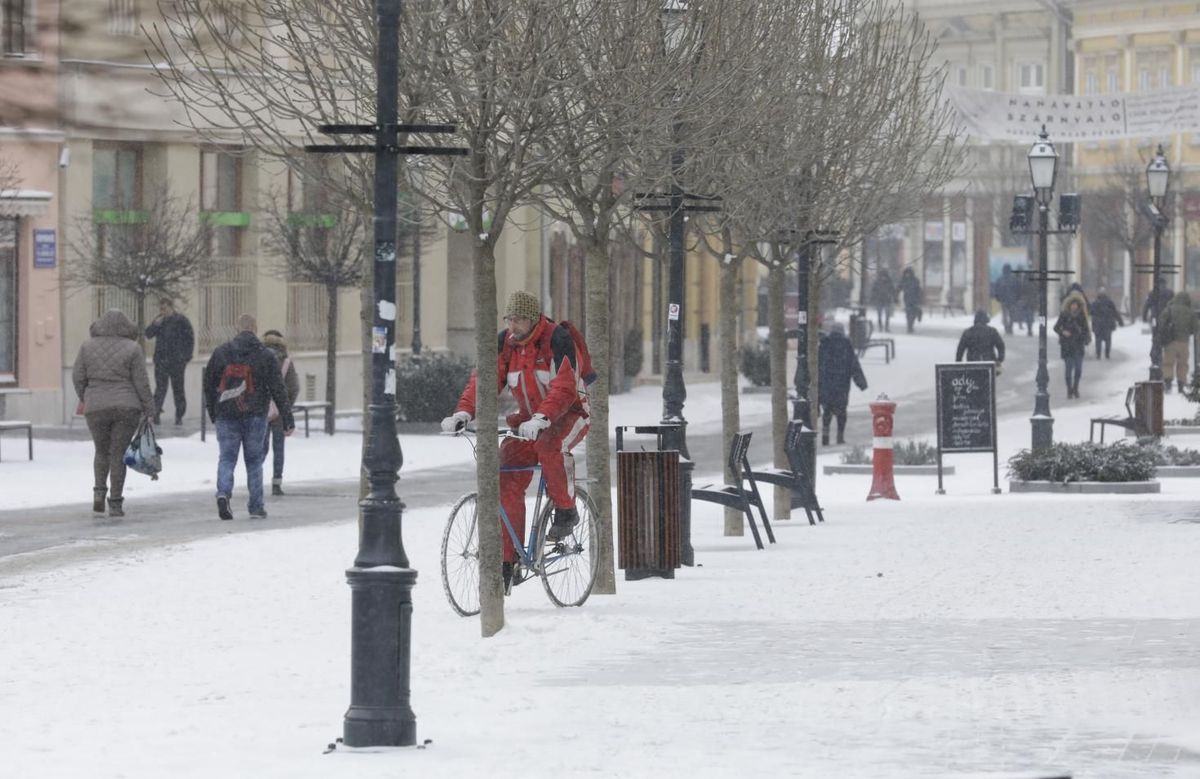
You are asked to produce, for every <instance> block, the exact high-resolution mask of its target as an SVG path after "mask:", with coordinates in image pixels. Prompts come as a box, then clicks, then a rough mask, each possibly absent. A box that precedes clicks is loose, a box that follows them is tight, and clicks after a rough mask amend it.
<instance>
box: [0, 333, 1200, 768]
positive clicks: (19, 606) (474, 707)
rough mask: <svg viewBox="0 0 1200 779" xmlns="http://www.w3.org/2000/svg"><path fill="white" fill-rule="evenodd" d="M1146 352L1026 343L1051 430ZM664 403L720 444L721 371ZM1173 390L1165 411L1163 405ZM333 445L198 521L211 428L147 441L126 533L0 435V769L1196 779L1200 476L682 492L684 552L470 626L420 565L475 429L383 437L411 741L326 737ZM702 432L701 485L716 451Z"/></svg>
mask: <svg viewBox="0 0 1200 779" xmlns="http://www.w3.org/2000/svg"><path fill="white" fill-rule="evenodd" d="M963 324H964V323H963V321H962V320H961V319H960V320H954V319H947V320H944V322H943V321H942V320H940V318H939V319H932V320H931V326H930V327H929V328H927V329H925V330H924V332H923V333H921V332H919V333H918V334H917V335H916V336H912V337H907V336H904V335H903V334H901V335H900V336H899V338H898V350H899V352H900V353H899V355H898V357H899V359H898V360H897V361H895V362H893V363H892V364H891V365H890V366H884V365H883V361H882V359H880V358H879V357H874V356H873V357H872V358H870V359H869V360H867V361H866V362H865V364H864V369H865V370H866V372H867V375H868V379H869V381H870V384H871V386H870V390H869V391H868V392H865V393H860V392H857V391H855V392H854V393H852V396H851V398H852V406H851V422H850V431H851V433H852V435H851V440H852V441H865V440H868V434H869V419H868V418H867V417H866V416H865V406H866V402H867V401H868V400H870V399H873V398H874V397H875V396H876V394H878V393H879V392H887V393H888V394H889V395H890V396H891V397H893V398H895V399H898V400H899V401H900V409H899V411H898V417H897V421H898V424H897V427H898V436H899V437H901V438H904V437H907V436H909V435H910V434H911V435H917V436H919V437H921V438H924V439H926V440H930V441H932V439H933V431H932V426H933V408H932V405H933V404H932V373H933V370H932V365H933V363H934V362H937V361H947V360H949V359H951V358H952V357H953V346H954V342H955V340H956V338H957V329H959V328H961V327H962V325H963ZM1015 341H1019V342H1020V343H1019V344H1014V345H1015V346H1017V349H1018V350H1019V351H1017V350H1014V354H1013V356H1012V357H1011V358H1010V362H1011V367H1010V365H1006V366H1005V371H1004V374H1003V376H1002V377H1001V379H1000V381H999V382H998V387H999V392H1000V393H1001V403H1000V405H1001V408H1000V415H1001V425H1000V432H1001V438H1000V441H1001V471H1002V472H1001V478H1002V484H1004V485H1005V486H1006V482H1005V481H1004V478H1003V468H1004V459H1005V458H1007V456H1008V455H1009V454H1011V453H1013V452H1015V451H1016V450H1018V449H1020V448H1023V447H1025V446H1027V445H1028V442H1029V422H1028V415H1029V410H1030V408H1031V407H1032V394H1033V387H1032V369H1031V364H1032V361H1033V357H1032V355H1035V354H1036V346H1035V344H1036V338H1035V339H1026V338H1025V337H1024V336H1014V337H1013V338H1012V339H1010V343H1011V342H1015ZM1145 341H1146V336H1145V335H1144V334H1142V333H1141V328H1140V326H1133V327H1127V328H1125V329H1123V330H1121V331H1119V332H1118V333H1117V340H1116V343H1115V347H1116V348H1115V349H1114V359H1113V361H1112V362H1111V363H1104V364H1097V362H1096V361H1095V360H1094V359H1091V358H1090V357H1089V359H1088V360H1087V361H1086V362H1085V366H1084V383H1083V399H1082V400H1080V401H1070V402H1068V401H1065V400H1064V399H1063V393H1062V389H1061V361H1060V360H1059V359H1057V347H1056V346H1055V345H1054V342H1053V339H1052V340H1051V352H1050V355H1051V359H1050V366H1051V377H1052V382H1051V395H1052V408H1053V410H1054V414H1055V417H1056V424H1055V438H1056V440H1069V441H1078V440H1086V438H1087V420H1088V418H1089V417H1090V416H1096V415H1099V414H1110V413H1116V412H1118V411H1119V410H1120V407H1121V402H1122V399H1123V397H1124V389H1125V387H1126V386H1128V384H1129V383H1130V382H1132V381H1134V380H1141V379H1143V378H1144V376H1145V368H1146V362H1147V360H1146V356H1145V354H1146V350H1145ZM1031 346H1032V348H1033V351H1032V352H1031V351H1030V347H1031ZM877 354H878V353H877ZM1018 364H1020V365H1021V366H1022V368H1020V369H1018V368H1016V367H1015V366H1016V365H1018ZM658 392H659V390H658V388H657V387H641V388H638V390H636V391H635V392H634V393H631V394H630V395H628V396H620V397H615V398H614V410H613V424H634V423H637V422H642V423H644V422H645V421H646V420H647V418H649V419H653V418H655V415H656V414H657V413H658V407H657V403H658ZM767 402H768V401H767V396H765V395H754V394H747V395H743V396H742V404H743V405H742V409H743V420H744V421H745V422H746V424H747V426H748V427H751V428H752V429H755V430H759V429H763V426H764V424H765V420H766V415H767ZM687 408H688V410H689V414H690V418H691V419H693V420H694V421H693V425H692V432H693V437H692V440H693V441H694V442H695V441H708V440H711V439H713V438H714V437H715V435H716V434H717V433H719V396H718V389H717V385H716V384H715V383H708V384H704V383H695V384H693V385H690V386H689V396H688V406H687ZM1194 411H1195V406H1193V405H1191V404H1188V403H1187V402H1186V401H1185V400H1183V399H1182V398H1180V397H1178V396H1176V395H1172V396H1169V397H1168V399H1167V414H1166V416H1167V417H1168V418H1171V417H1183V416H1191V415H1192V414H1193V413H1194ZM759 435H762V436H763V440H760V439H759V438H758V436H759ZM765 436H766V433H765V432H763V433H761V434H757V433H756V439H755V442H754V447H753V448H752V455H754V459H755V460H756V462H757V461H762V460H765V459H766V457H765V453H766V452H767V451H768V447H767V441H766V440H765ZM358 443H359V442H358V438H357V437H356V436H353V435H349V434H341V433H339V434H338V435H336V436H334V437H333V438H326V437H325V436H324V435H314V437H313V438H311V439H307V440H305V439H302V438H300V439H295V438H294V439H292V440H290V441H289V443H288V447H289V450H288V469H289V474H294V476H293V477H292V478H291V479H289V487H293V489H292V493H293V494H290V495H289V496H288V497H287V498H283V499H278V500H275V501H272V502H270V503H269V504H268V508H269V510H270V512H271V515H270V518H269V519H267V520H265V521H263V522H251V521H250V520H247V519H245V518H244V517H245V510H244V509H245V507H244V492H243V491H242V489H241V484H242V481H241V474H240V473H239V476H238V492H237V497H236V500H235V503H236V504H237V505H235V513H236V514H237V515H238V517H239V518H238V519H237V520H236V521H235V522H232V523H221V522H218V521H217V520H216V518H215V516H214V513H213V510H212V505H211V503H212V498H211V479H212V477H213V474H212V471H213V470H214V468H213V462H214V460H215V449H214V448H213V445H212V442H211V441H210V442H209V443H208V444H207V445H204V444H201V443H200V442H199V441H198V440H194V441H193V440H192V439H167V442H166V444H168V445H169V446H170V447H171V448H170V449H168V454H167V455H166V460H165V462H166V468H167V470H164V473H163V477H162V480H161V481H160V482H154V483H151V482H149V481H147V480H146V479H144V478H143V477H140V476H136V475H134V474H131V476H130V482H129V484H130V488H131V489H130V490H129V491H128V495H129V501H128V504H127V511H128V516H127V517H126V518H125V519H124V520H122V521H121V522H119V523H118V522H115V521H110V520H93V519H92V517H91V516H90V514H89V513H88V512H87V508H88V506H87V505H86V504H85V503H84V500H81V497H82V498H83V499H86V497H87V496H86V495H82V494H81V493H80V492H79V489H78V487H79V485H81V484H82V485H84V486H85V487H86V483H87V482H86V479H87V477H88V474H89V470H88V460H89V458H90V444H88V443H85V442H45V441H38V442H37V446H38V458H37V460H35V461H34V463H32V464H29V463H25V462H23V461H19V460H16V461H14V460H10V458H9V457H7V456H6V457H5V459H4V462H3V463H0V478H3V479H4V495H5V497H4V508H5V509H7V510H4V511H0V534H2V535H0V544H2V545H3V546H2V547H0V555H2V556H0V593H2V594H0V635H2V636H4V637H5V638H4V640H3V642H0V667H2V668H4V671H3V673H0V700H2V701H3V705H0V738H3V739H4V742H5V744H6V754H5V757H4V760H3V762H2V763H0V766H2V768H0V775H3V776H5V777H8V776H12V777H20V778H22V779H24V777H47V776H54V777H57V776H64V777H76V776H79V777H82V776H86V777H162V776H171V777H213V776H222V777H266V776H270V777H314V778H315V777H321V779H327V778H329V777H332V778H334V779H337V778H338V777H347V778H349V777H355V778H356V779H358V778H359V777H374V776H379V777H384V776H397V775H412V776H421V777H442V776H445V777H457V776H482V775H486V776H489V777H528V776H536V777H540V776H585V775H586V776H651V775H653V776H671V777H674V776H678V777H696V776H713V777H724V776H734V775H750V776H811V777H830V776H848V777H909V776H913V777H915V776H921V777H926V776H945V777H982V776H987V777H1028V778H1029V779H1032V778H1033V777H1049V776H1059V775H1063V776H1065V775H1071V776H1074V777H1122V778H1123V777H1200V598H1197V596H1196V593H1197V592H1198V591H1200V573H1198V571H1200V566H1197V563H1196V561H1197V559H1200V510H1198V509H1197V502H1196V499H1197V497H1198V496H1200V488H1198V486H1197V485H1196V483H1195V481H1196V480H1194V479H1170V480H1165V481H1164V483H1163V492H1162V494H1160V495H1150V496H1129V497H1125V496H1088V497H1083V496H1049V495H1012V494H1009V493H1008V492H1007V490H1006V491H1005V494H1002V495H995V496H993V495H990V494H989V489H990V487H991V458H990V457H988V456H987V455H960V456H957V457H953V458H949V459H948V461H947V463H948V464H952V465H955V466H956V467H957V468H958V473H957V475H955V476H953V477H948V478H947V482H946V488H947V492H948V493H949V494H948V495H946V496H935V495H934V494H933V492H934V486H935V483H936V479H935V478H934V477H898V478H897V487H898V490H899V492H900V496H901V501H900V502H875V503H871V504H868V503H866V502H865V501H864V498H865V496H866V494H867V491H868V488H869V485H870V478H869V477H866V476H829V477H825V476H822V477H819V482H818V488H819V492H820V494H821V498H822V501H823V503H824V505H825V509H826V512H825V513H826V518H827V522H826V524H824V525H819V526H817V527H810V526H809V525H808V524H807V522H805V521H804V520H803V514H802V512H799V513H798V514H797V516H798V517H799V518H798V519H792V520H790V521H779V522H776V523H774V526H775V531H776V535H777V537H778V543H777V544H775V545H773V546H770V547H769V548H768V549H766V550H764V551H757V550H755V549H754V547H753V543H752V541H751V540H750V538H749V537H743V538H724V537H722V536H721V535H720V533H721V525H722V516H721V509H720V508H719V507H716V506H713V505H711V504H700V503H697V504H695V506H694V509H693V516H694V521H693V525H694V531H693V542H694V545H695V547H696V559H697V562H698V565H697V566H696V567H695V568H684V569H681V570H679V571H678V572H677V578H676V579H675V580H673V581H669V580H657V579H651V580H646V581H640V582H624V581H623V580H621V578H620V574H618V593H617V594H616V595H615V596H599V595H596V596H593V597H592V598H591V599H590V600H589V601H588V602H587V603H586V604H585V605H584V606H583V607H582V608H580V609H567V610H563V609H556V608H555V607H554V606H552V605H551V604H550V602H549V601H548V599H547V598H546V595H545V593H544V592H543V591H542V589H541V586H540V584H539V583H538V582H536V581H532V582H527V583H525V584H522V585H521V586H520V587H518V588H517V589H516V591H515V592H514V593H513V595H512V597H511V598H510V599H509V600H508V602H507V604H506V606H507V608H506V612H507V618H508V625H507V627H506V628H505V629H504V631H502V632H501V634H500V635H498V636H497V637H495V638H492V639H488V640H486V641H485V640H482V639H480V638H479V625H478V622H477V621H476V620H470V619H462V618H459V617H457V616H456V615H454V614H453V612H452V611H451V610H450V608H449V606H448V605H447V603H446V600H445V597H444V595H443V593H442V588H441V584H440V581H439V573H438V555H439V552H438V545H439V542H440V538H441V531H442V525H443V523H444V521H445V516H446V513H447V510H448V507H449V503H450V498H447V497H443V496H444V495H453V494H455V493H457V492H461V491H464V490H466V489H468V488H469V481H470V474H471V473H472V471H471V470H470V468H469V462H470V460H469V457H470V454H469V450H468V449H467V448H466V447H465V446H464V445H463V444H462V442H461V441H455V440H448V439H444V438H440V437H408V436H406V437H405V438H404V451H405V466H404V470H403V471H402V480H401V482H400V484H399V485H398V487H399V491H400V493H401V496H402V497H403V498H404V500H405V501H406V503H408V505H409V510H408V511H406V513H405V515H404V541H405V546H406V549H407V551H408V554H409V557H410V558H411V562H412V565H413V567H414V568H416V569H417V570H418V571H419V578H418V583H417V587H416V589H415V590H414V598H415V611H414V628H413V659H412V705H413V708H414V710H415V712H416V715H417V733H418V739H419V740H422V741H423V740H425V739H430V740H431V742H432V743H430V744H429V745H428V746H427V747H426V748H424V749H420V750H414V749H402V750H378V751H379V752H382V753H381V754H374V753H372V754H362V753H356V752H353V751H348V750H345V749H338V750H336V751H335V752H333V753H331V754H322V752H323V750H324V749H325V748H326V746H327V745H328V744H329V743H330V742H332V741H333V740H334V739H335V738H336V737H337V736H339V735H340V734H341V727H342V720H341V718H342V714H343V713H344V711H345V709H346V707H347V705H348V703H349V685H348V680H349V640H350V630H349V615H350V608H349V603H350V591H349V588H348V587H347V586H346V584H345V576H344V571H345V569H346V568H347V567H348V566H349V565H350V562H351V560H352V559H353V557H354V553H355V550H356V545H357V538H356V533H355V529H354V525H355V517H356V510H357V509H356V506H355V505H354V490H353V489H352V488H349V487H348V485H352V484H353V482H352V479H353V477H354V474H355V472H356V469H357V447H358ZM1168 443H1173V444H1176V445H1178V446H1189V447H1196V446H1200V437H1195V438H1191V439H1189V438H1180V439H1171V440H1170V441H1168ZM5 446H6V449H5V454H6V455H7V454H8V453H9V451H10V450H9V449H8V448H7V447H8V446H9V444H8V443H6V444H5ZM704 446H706V447H710V448H711V446H712V444H706V445H704ZM206 447H207V448H206ZM164 448H167V446H164ZM704 451H707V449H705V448H699V447H698V448H697V449H696V450H695V451H693V455H694V456H695V457H696V459H697V462H698V466H697V479H698V480H699V479H702V478H704V477H705V475H706V474H707V475H711V474H713V473H715V471H716V466H715V462H713V455H711V454H703V455H702V454H700V452H704ZM836 461H837V455H836V453H835V452H834V451H833V450H826V451H825V453H823V454H822V455H821V463H833V462H836ZM434 473H437V474H438V476H437V477H436V478H434V477H433V476H432V474H434ZM14 476H15V477H17V478H13V477H14ZM205 480H209V483H208V484H205ZM68 485H69V486H68ZM135 489H136V490H137V491H135ZM768 505H770V504H769V503H768ZM143 507H144V510H143ZM39 523H40V524H41V525H43V526H44V527H42V528H41V529H39V528H38V527H37V525H38V524H39ZM246 530H252V531H257V532H244V531H246ZM24 536H35V537H40V539H41V540H38V539H37V538H34V539H32V540H29V539H26V538H24Z"/></svg>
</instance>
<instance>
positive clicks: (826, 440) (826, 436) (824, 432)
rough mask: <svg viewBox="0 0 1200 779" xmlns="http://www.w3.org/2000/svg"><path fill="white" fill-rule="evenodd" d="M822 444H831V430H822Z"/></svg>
mask: <svg viewBox="0 0 1200 779" xmlns="http://www.w3.org/2000/svg"><path fill="white" fill-rule="evenodd" d="M821 446H829V431H828V430H822V431H821Z"/></svg>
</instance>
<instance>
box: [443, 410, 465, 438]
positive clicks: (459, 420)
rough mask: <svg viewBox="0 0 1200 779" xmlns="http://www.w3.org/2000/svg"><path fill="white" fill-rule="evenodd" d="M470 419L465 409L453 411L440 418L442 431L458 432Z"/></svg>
mask: <svg viewBox="0 0 1200 779" xmlns="http://www.w3.org/2000/svg"><path fill="white" fill-rule="evenodd" d="M470 421H471V415H470V414H468V413H467V412H465V411H455V412H454V413H453V414H451V415H450V416H448V417H446V418H445V419H443V420H442V432H443V433H458V432H461V431H462V429H463V428H465V427H466V426H467V423H468V422H470Z"/></svg>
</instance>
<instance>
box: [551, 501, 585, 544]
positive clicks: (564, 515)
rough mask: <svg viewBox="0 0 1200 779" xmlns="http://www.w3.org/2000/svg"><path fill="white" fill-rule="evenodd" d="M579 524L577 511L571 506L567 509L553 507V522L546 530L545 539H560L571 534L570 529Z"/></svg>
mask: <svg viewBox="0 0 1200 779" xmlns="http://www.w3.org/2000/svg"><path fill="white" fill-rule="evenodd" d="M577 524H579V512H578V511H576V510H575V507H574V506H572V507H571V508H569V509H560V508H558V507H555V509H554V522H553V524H551V525H550V529H549V530H547V531H546V540H547V541H561V540H563V539H564V538H566V537H567V536H569V535H571V531H572V530H574V529H575V526H576V525H577Z"/></svg>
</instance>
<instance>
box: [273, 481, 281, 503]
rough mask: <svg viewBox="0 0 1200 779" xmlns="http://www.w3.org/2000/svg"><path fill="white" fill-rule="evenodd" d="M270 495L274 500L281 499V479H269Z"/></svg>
mask: <svg viewBox="0 0 1200 779" xmlns="http://www.w3.org/2000/svg"><path fill="white" fill-rule="evenodd" d="M271 495H272V496H274V497H276V498H281V497H283V479H271Z"/></svg>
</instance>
